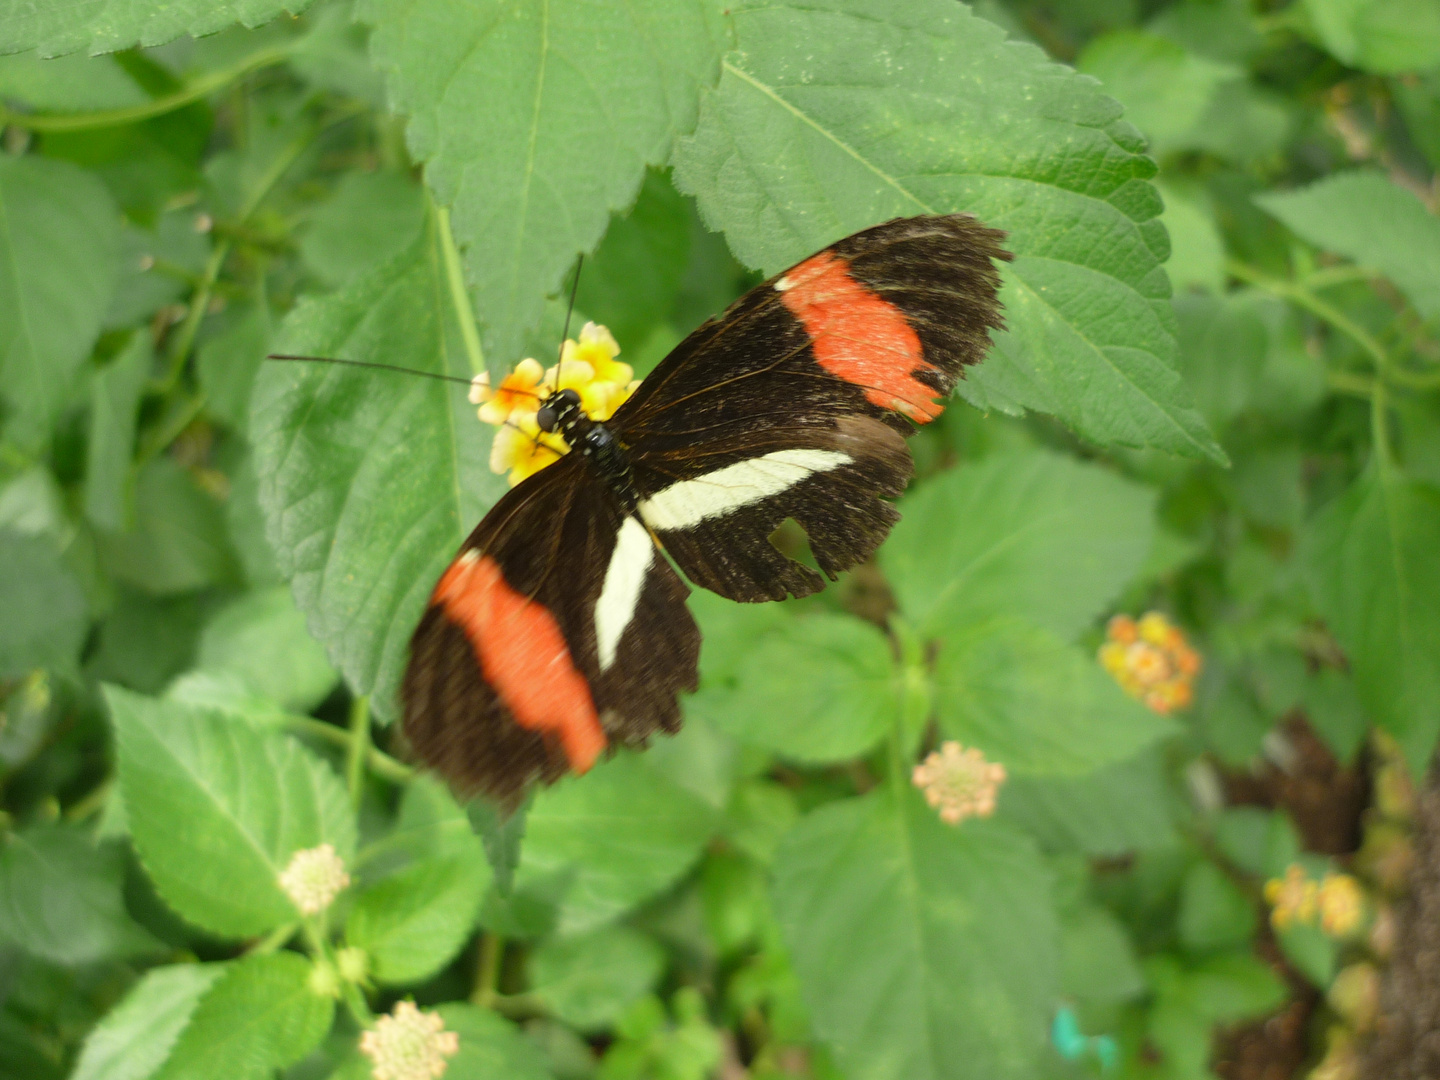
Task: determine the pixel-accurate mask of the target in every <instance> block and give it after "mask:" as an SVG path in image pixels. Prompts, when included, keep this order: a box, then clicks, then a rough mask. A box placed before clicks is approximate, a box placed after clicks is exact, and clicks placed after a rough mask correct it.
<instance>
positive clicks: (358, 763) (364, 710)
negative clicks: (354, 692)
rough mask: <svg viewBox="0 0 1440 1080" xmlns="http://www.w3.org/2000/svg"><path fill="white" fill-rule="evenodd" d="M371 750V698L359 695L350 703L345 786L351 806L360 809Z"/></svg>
mask: <svg viewBox="0 0 1440 1080" xmlns="http://www.w3.org/2000/svg"><path fill="white" fill-rule="evenodd" d="M369 749H370V697H369V695H367V694H360V695H358V696H357V697H356V698H355V700H354V701H352V702H350V738H349V740H348V742H347V744H346V753H345V786H346V788H347V789H348V790H349V792H350V806H351V808H352V809H355V810H359V809H360V800H361V798H362V797H363V796H364V794H365V756H366V754H365V752H366V751H367V750H369Z"/></svg>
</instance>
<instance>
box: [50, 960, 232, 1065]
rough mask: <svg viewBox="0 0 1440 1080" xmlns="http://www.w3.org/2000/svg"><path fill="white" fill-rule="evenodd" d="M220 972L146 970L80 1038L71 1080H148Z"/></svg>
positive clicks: (205, 968)
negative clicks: (76, 1060) (83, 1044)
mask: <svg viewBox="0 0 1440 1080" xmlns="http://www.w3.org/2000/svg"><path fill="white" fill-rule="evenodd" d="M225 970H226V969H225V967H224V966H223V965H221V964H172V965H170V966H168V967H158V968H151V969H150V970H149V971H147V972H146V973H145V975H144V976H143V977H142V978H141V979H140V981H139V982H137V983H136V984H135V985H134V986H133V987H131V989H130V992H129V993H128V994H126V995H125V997H124V999H123V1000H122V1001H121V1002H120V1004H119V1005H117V1006H115V1008H113V1009H112V1010H110V1012H109V1013H108V1014H107V1015H106V1016H105V1019H103V1020H101V1021H100V1023H99V1024H97V1025H96V1026H95V1028H94V1029H93V1030H92V1031H91V1032H90V1034H89V1035H87V1036H86V1037H85V1046H84V1048H83V1049H82V1050H81V1051H80V1060H79V1061H78V1062H76V1064H75V1072H74V1073H73V1074H72V1076H71V1080H149V1078H150V1077H152V1076H154V1075H155V1072H156V1070H157V1069H159V1068H160V1066H161V1065H162V1064H164V1062H165V1059H166V1058H167V1057H169V1056H170V1051H171V1050H172V1049H174V1046H175V1041H176V1040H177V1039H179V1038H180V1033H181V1032H182V1031H184V1030H185V1027H186V1025H188V1024H189V1023H190V1017H191V1016H192V1015H193V1014H194V1012H195V1007H196V1006H197V1005H198V1004H199V1003H200V999H201V998H202V997H203V996H204V995H205V992H206V991H207V990H209V989H210V987H211V986H213V985H214V984H215V980H216V979H218V978H219V977H220V976H221V975H222V974H224V973H225Z"/></svg>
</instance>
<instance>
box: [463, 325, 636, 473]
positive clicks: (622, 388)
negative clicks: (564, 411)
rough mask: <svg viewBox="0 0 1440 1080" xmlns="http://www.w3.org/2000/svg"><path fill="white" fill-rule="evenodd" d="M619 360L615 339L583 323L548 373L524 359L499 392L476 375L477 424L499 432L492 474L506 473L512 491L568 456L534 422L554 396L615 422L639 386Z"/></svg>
mask: <svg viewBox="0 0 1440 1080" xmlns="http://www.w3.org/2000/svg"><path fill="white" fill-rule="evenodd" d="M619 355H620V346H619V345H617V344H616V343H615V338H614V335H612V334H611V333H610V331H609V330H607V329H606V328H605V327H603V326H600V325H598V324H597V323H593V322H587V323H586V324H585V326H584V327H583V328H582V329H581V331H580V339H579V340H578V341H575V340H570V339H567V340H566V341H565V344H564V345H563V346H561V349H560V362H559V363H558V364H556V365H555V366H554V367H552V368H548V369H547V368H542V367H541V366H540V363H539V361H537V360H534V359H532V358H530V357H526V358H525V359H524V360H521V361H520V363H518V364H517V365H515V370H514V371H512V372H511V373H510V374H509V375H506V376H505V378H504V379H502V380H501V382H500V385H499V386H497V387H491V385H490V375H489V373H482V374H479V375H476V376H475V378H474V379H473V380H471V383H470V403H471V404H472V405H479V406H480V410H479V416H480V419H481V420H483V421H485V423H487V424H494V425H495V426H496V427H498V428H499V429H500V430H499V431H497V432H496V433H495V441H494V443H492V444H491V447H490V468H491V469H492V470H494V471H495V472H497V473H505V472H508V473H509V474H510V476H509V480H510V486H511V487H514V486H515V485H516V484H518V483H520V481H522V480H524V479H525V478H526V477H527V476H532V475H534V474H535V473H537V472H539V471H540V470H541V469H543V468H544V467H545V466H546V465H549V464H551V463H552V462H555V461H559V460H560V457H561V455H563V454H566V453H568V452H569V450H570V448H569V447H568V446H566V445H565V440H564V439H562V438H561V437H560V435H559V434H558V433H555V432H549V433H547V432H544V431H541V430H540V425H539V423H538V422H537V421H536V419H535V413H536V412H537V411H538V410H539V408H540V403H541V402H543V401H544V400H545V398H546V397H548V396H549V395H550V394H553V393H555V392H556V391H557V390H574V391H575V392H576V393H577V394H579V395H580V407H581V408H582V409H584V410H585V415H587V416H588V417H590V419H591V420H608V419H610V417H612V416H614V415H615V410H616V409H618V408H619V407H620V406H621V405H623V404H624V403H625V400H626V399H627V398H628V397H629V396H630V395H631V394H632V393H634V391H635V387H637V386H638V385H640V384H639V380H637V379H635V378H634V374H635V373H634V371H633V370H632V369H631V367H630V365H629V364H624V363H621V362H620V361H619V360H616V359H615V358H616V357H617V356H619ZM557 379H558V380H559V382H558V383H557V381H556V380H557Z"/></svg>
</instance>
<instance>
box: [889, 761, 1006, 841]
mask: <svg viewBox="0 0 1440 1080" xmlns="http://www.w3.org/2000/svg"><path fill="white" fill-rule="evenodd" d="M910 782H911V783H913V784H914V785H915V786H916V787H917V788H919V789H920V790H921V791H923V792H924V793H925V801H926V802H927V803H929V804H930V805H931V806H933V807H935V808H937V809H938V810H939V811H940V820H941V821H943V822H945V824H947V825H959V824H960V822H962V821H964V820H965V819H966V818H967V817H989V816H990V815H991V814H993V813H994V812H995V796H996V794H997V793H998V792H999V790H1000V785H1001V784H1003V783H1004V782H1005V766H1004V765H999V764H996V763H995V762H991V761H986V760H985V755H984V754H982V753H981V752H980V751H979V750H977V749H976V748H975V747H973V746H972V747H971V748H970V749H969V750H963V749H961V747H960V744H959V743H958V742H953V741H951V742H947V743H945V744H943V745H942V746H941V747H940V749H939V750H936V751H935V752H934V753H932V754H930V755H929V756H928V757H926V758H925V760H924V761H923V762H921V763H920V764H919V765H916V766H915V770H914V771H913V772H912V773H911V774H910Z"/></svg>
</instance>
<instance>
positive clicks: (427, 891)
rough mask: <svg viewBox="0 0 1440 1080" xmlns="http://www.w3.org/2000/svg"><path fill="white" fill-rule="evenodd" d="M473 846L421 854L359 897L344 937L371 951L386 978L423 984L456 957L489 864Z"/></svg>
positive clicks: (375, 971) (373, 967) (373, 966)
mask: <svg viewBox="0 0 1440 1080" xmlns="http://www.w3.org/2000/svg"><path fill="white" fill-rule="evenodd" d="M470 848H471V850H470V851H468V852H466V853H465V854H456V855H451V856H448V857H442V858H432V859H422V860H421V861H419V862H416V863H414V864H412V865H410V866H407V867H406V868H405V869H403V870H401V871H399V872H398V873H395V874H392V875H390V876H389V877H386V878H382V879H381V880H380V881H377V882H376V883H375V884H374V885H371V886H369V887H368V888H366V889H365V890H364V891H363V892H361V893H360V895H359V897H357V898H356V901H355V906H354V907H353V908H351V910H350V918H349V920H348V921H347V922H346V924H345V938H346V940H347V941H348V942H349V943H350V944H351V945H355V946H358V947H359V948H362V949H364V950H365V951H366V952H367V953H368V954H369V955H370V972H371V974H372V975H374V977H375V979H376V980H377V981H379V982H382V983H418V982H422V981H424V980H425V979H427V978H429V977H430V976H431V975H433V974H435V972H437V971H439V970H440V969H441V968H442V967H444V966H445V965H446V964H448V963H449V962H450V961H451V960H452V959H454V957H455V954H456V953H457V952H459V951H460V947H461V946H462V945H464V944H465V942H466V940H467V939H468V938H469V937H470V932H471V930H473V929H474V927H475V916H476V914H477V912H478V911H479V909H480V901H481V900H482V899H484V897H485V890H486V889H487V888H488V887H489V885H490V867H489V866H488V865H487V864H486V862H485V857H484V855H483V854H482V853H481V851H480V845H479V843H478V842H475V838H474V837H473V836H472V837H471V844H470Z"/></svg>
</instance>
